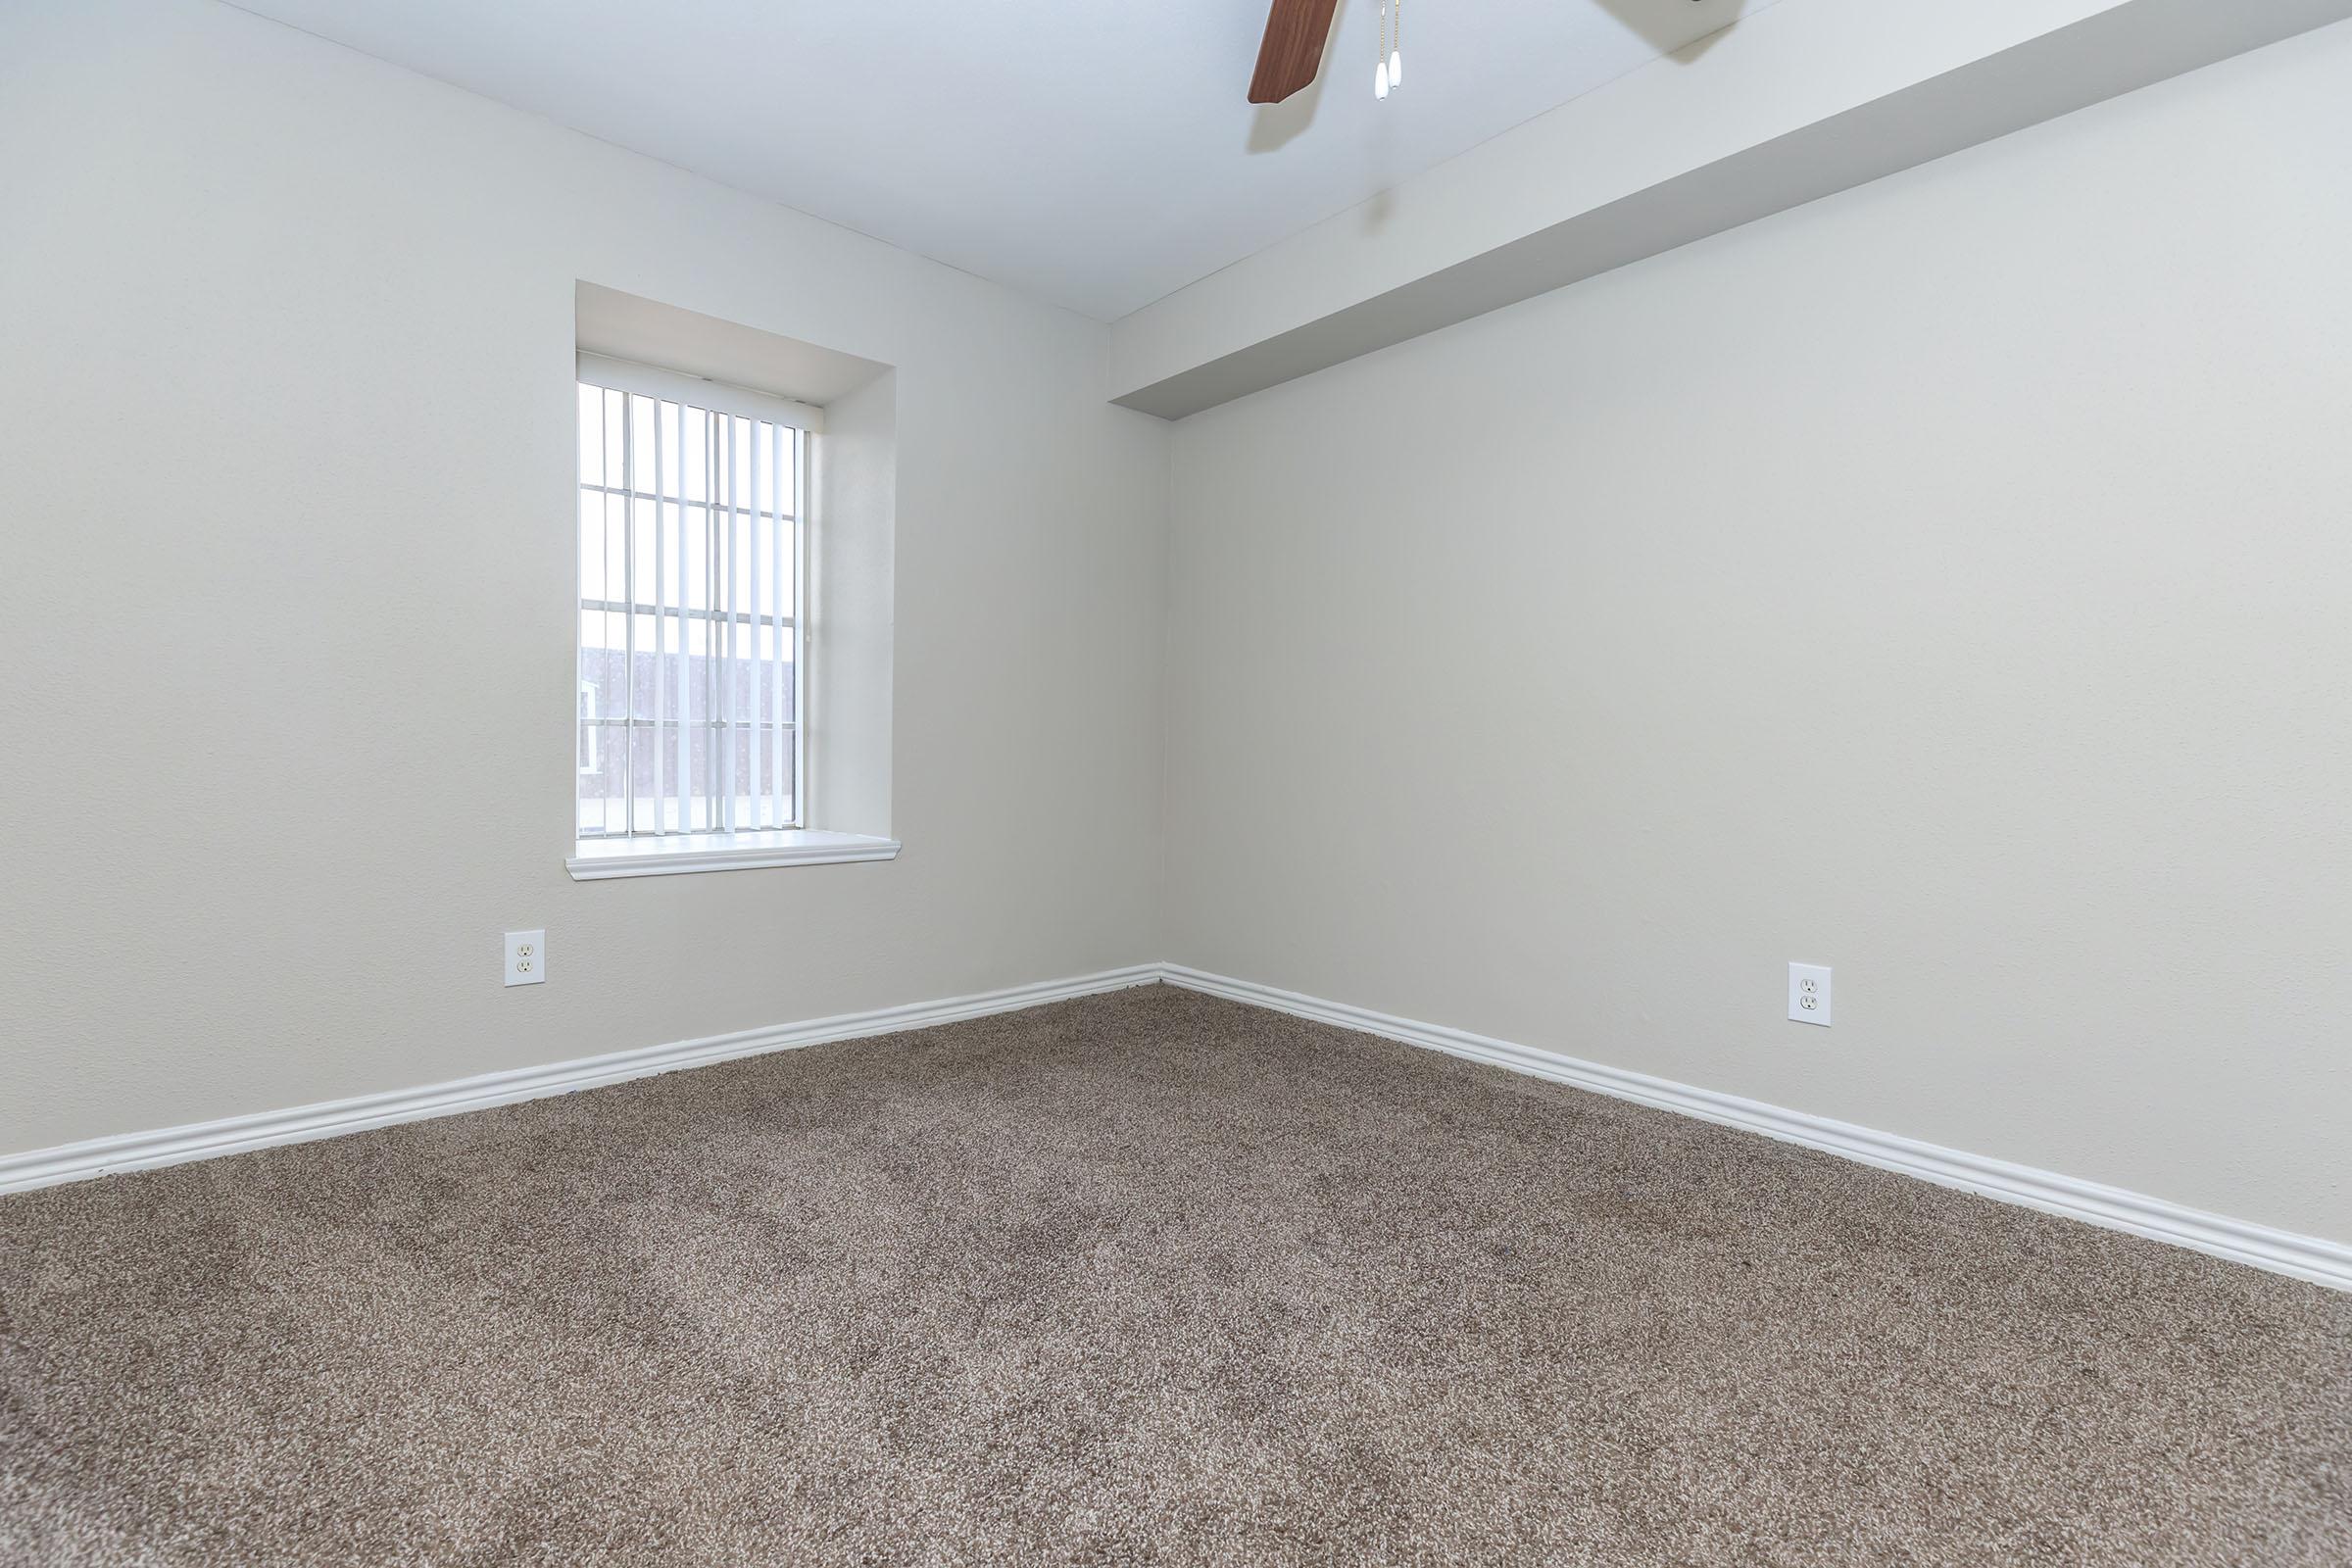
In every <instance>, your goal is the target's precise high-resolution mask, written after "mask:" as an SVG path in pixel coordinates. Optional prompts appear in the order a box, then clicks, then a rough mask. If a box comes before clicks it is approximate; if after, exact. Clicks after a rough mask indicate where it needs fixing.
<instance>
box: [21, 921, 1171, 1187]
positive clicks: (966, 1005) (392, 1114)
mask: <svg viewBox="0 0 2352 1568" xmlns="http://www.w3.org/2000/svg"><path fill="white" fill-rule="evenodd" d="M1159 975H1160V966H1159V965H1158V964H1155V963H1139V964H1135V965H1132V966H1130V967H1128V968H1125V969H1106V970H1104V971H1103V972H1102V973H1100V974H1090V975H1081V976H1079V977H1078V978H1076V979H1073V980H1046V981H1040V982H1039V983H1037V984H1035V985H1026V986H1009V987H1006V988H1005V990H1003V991H987V992H982V993H981V994H979V995H977V996H970V997H955V998H951V999H950V1000H948V1001H945V1002H917V1003H911V1004H909V1005H906V1006H901V1007H877V1008H874V1009H873V1010H872V1011H869V1012H848V1013H843V1014H841V1015H839V1016H838V1017H832V1018H817V1019H812V1020H810V1021H809V1022H808V1023H796V1024H784V1025H781V1026H778V1027H774V1028H767V1029H746V1030H743V1031H741V1032H740V1033H737V1034H731V1035H711V1036H709V1037H707V1038H705V1039H701V1040H680V1041H677V1042H674V1043H673V1044H670V1045H666V1046H648V1047H645V1048H643V1049H641V1050H637V1051H621V1052H615V1053H613V1054H611V1055H606V1056H584V1057H581V1058H579V1059H577V1060H574V1061H558V1062H551V1063H549V1064H548V1065H547V1066H544V1067H516V1068H515V1069H513V1070H511V1071H508V1072H490V1073H483V1074H482V1075H481V1076H479V1077H476V1078H460V1079H457V1080H456V1081H454V1082H451V1083H440V1084H427V1085H425V1086H424V1087H422V1088H418V1089H396V1090H392V1091H390V1092H389V1093H386V1094H380V1095H364V1096H362V1097H360V1098H359V1099H357V1100H337V1101H330V1102H328V1103H325V1104H319V1105H299V1106H296V1107H295V1108H294V1109H292V1110H270V1111H262V1112H260V1113H258V1114H255V1115H250V1116H230V1117H227V1118H225V1119H224V1120H221V1121H208V1122H198V1123H195V1124H193V1125H191V1126H186V1127H167V1128H164V1129H163V1130H162V1131H160V1132H151V1133H124V1134H122V1135H120V1136H118V1137H113V1138H93V1139H91V1140H89V1141H88V1142H87V1143H80V1144H67V1145H64V1146H62V1147H60V1148H56V1149H37V1150H34V1151H32V1152H29V1153H24V1154H8V1155H4V1156H0V1193H11V1192H17V1191H21V1190H23V1189H25V1188H31V1187H50V1186H54V1185H56V1184H57V1183H59V1182H73V1181H82V1180H85V1179H87V1178H89V1177H92V1176H105V1175H109V1174H111V1173H113V1172H115V1171H125V1170H146V1169H149V1168H150V1167H153V1166H157V1165H177V1164H180V1163H182V1162H183V1161H186V1160H191V1159H210V1158H211V1157H213V1156H214V1155H216V1154H236V1153H242V1152H245V1151H246V1150H249V1149H268V1148H270V1147H271V1146H272V1145H276V1144H298V1143H306V1142H308V1141H310V1140H311V1139H314V1138H332V1137H335V1136H336V1135H338V1134H341V1133H356V1132H362V1131H365V1130H366V1129H368V1128H369V1127H384V1126H389V1125H390V1124H391V1123H393V1122H402V1121H420V1120H422V1119H424V1118H425V1117H428V1116H448V1115H453V1114H455V1113H457V1112H459V1111H462V1110H480V1109H483V1108H484V1107H486V1106H490V1105H506V1104H512V1103H515V1101H518V1100H539V1099H543V1098H545V1097H547V1096H549V1095H566V1094H570V1093H571V1092H572V1091H574V1090H578V1089H594V1088H596V1087H598V1086H599V1085H601V1084H613V1083H619V1082H621V1081H623V1080H624V1079H629V1078H646V1077H651V1076H652V1075H653V1074H655V1073H663V1072H675V1071H677V1070H678V1069H680V1068H682V1067H704V1066H708V1065H710V1064H711V1062H714V1061H726V1060H728V1059H730V1058H731V1057H735V1056H752V1055H758V1054H761V1053H763V1052H769V1051H790V1050H793V1049H795V1048H797V1047H801V1046H816V1045H822V1044H824V1043H825V1042H827V1041H830V1040H855V1039H857V1038H858V1037H860V1036H863V1035H881V1034H895V1033H897V1032H898V1031H900V1030H902V1029H922V1028H926V1027H928V1026H929V1025H932V1024H938V1023H954V1022H955V1021H956V1019H958V1018H977V1017H980V1016H981V1015H982V1014H984V1013H992V1012H1012V1011H1015V1010H1017V1009H1019V1008H1022V1007H1036V1006H1042V1005H1045V1004H1046V1003H1049V1002H1060V1001H1063V1000H1065V999H1067V998H1070V997H1087V996H1093V995H1094V994H1095V993H1097V992H1100V991H1117V990H1119V989H1121V988H1122V987H1126V986H1148V985H1151V984H1152V983H1153V982H1154V981H1156V980H1158V979H1159Z"/></svg>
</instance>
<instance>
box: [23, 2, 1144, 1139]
mask: <svg viewBox="0 0 2352 1568" xmlns="http://www.w3.org/2000/svg"><path fill="white" fill-rule="evenodd" d="M0 146H5V147H6V148H7V149H8V161H9V166H10V173H9V177H8V180H7V188H6V192H5V195H4V196H0V366H4V367H5V373H0V452H4V453H5V455H6V459H7V461H6V464H5V470H6V479H5V486H6V489H5V503H4V506H5V515H6V519H7V520H6V527H5V540H6V543H5V553H4V556H0V583H4V584H5V590H6V595H5V596H6V599H7V603H8V611H7V616H6V620H5V625H4V626H0V647H4V649H5V657H6V659H7V661H8V664H9V673H8V677H7V678H6V679H5V680H0V748H4V749H5V752H6V754H7V757H8V762H7V765H6V767H5V768H0V791H5V798H4V799H0V807H4V808H5V811H6V817H7V821H8V823H9V848H8V855H7V867H6V870H5V872H0V1020H4V1021H5V1030H6V1041H5V1047H4V1049H0V1152H6V1151H16V1150H23V1149H28V1148H39V1147H46V1146H49V1145H54V1144H58V1143H63V1142H67V1141H70V1140H74V1139H80V1138H86V1137H91V1136H94V1135H99V1134H105V1133H113V1132H123V1131H129V1130H135V1129H144V1128H153V1127H161V1126H167V1125H172V1124H175V1123H181V1122H187V1121H193V1120H201V1119H205V1118H210V1117H215V1116H221V1115H227V1114H232V1113H236V1112H243V1111H255V1110H264V1109H271V1108H276V1107H280V1106H287V1105H294V1104H301V1103H307V1102H312V1101H317V1100H322V1099H328V1098H335V1097H341V1096H346V1095H352V1094H358V1093H364V1092H368V1091H375V1090H384V1089H392V1088H398V1087H403V1086H408V1085H414V1084H422V1083H429V1082H433V1081H436V1080H441V1079H447V1078H452V1077H458V1076H462V1075H466V1074H469V1073H475V1072H482V1071H488V1070H492V1069H497V1068H504V1067H514V1066H520V1065H525V1064H529V1063H534V1062H541V1061H548V1060H556V1059H562V1058H566V1057H572V1056H579V1055H585V1054H595V1053H602V1052H609V1051H616V1050H623V1049H628V1048H634V1047H640V1046H647V1045H653V1044H656V1043H659V1042H663V1041H669V1040H677V1039H681V1038H688V1037H694V1036H700V1035H705V1034H711V1033H716V1032H720V1031H724V1030H733V1029H740V1028H747V1027H751V1026H755V1025H762V1024H770V1023H777V1022H784V1021H789V1020H793V1019H799V1018H809V1017H818V1016H822V1015H825V1014H828V1013H834V1012H840V1011H844V1010H850V1009H856V1008H864V1007H872V1006H879V1005H888V1004H895V1003H905V1002H914V1001H921V1000H928V999H933V998H941V997H949V996H956V995H959V994H962V993H966V992H971V991H977V990H982V989H987V988H991V987H996V986H1002V985H1007V984H1012V983H1016V982H1021V981H1029V980H1039V979H1045V978H1049V977H1057V976H1062V975H1068V974H1073V973H1080V972H1084V971H1089V970H1094V969H1098V968H1103V967H1105V966H1109V965H1114V964H1123V963H1132V962H1136V961H1138V960H1142V959H1147V958H1150V957H1152V956H1155V953H1154V951H1153V949H1154V945H1155V943H1154V932H1155V899H1156V888H1155V878H1156V875H1157V864H1158V820H1159V808H1158V795H1157V788H1158V781H1159V776H1160V759H1159V752H1158V748H1159V743H1160V730H1159V723H1158V717H1157V714H1156V711H1155V709H1154V703H1155V698H1156V694H1157V692H1158V690H1159V685H1160V674H1159V664H1158V661H1159V658H1160V646H1161V634H1160V625H1159V618H1158V617H1159V613H1160V605H1161V579H1160V572H1161V566H1162V536H1161V525H1162V521H1163V512H1162V508H1163V504H1164V503H1163V492H1164V475H1165V469H1166V447H1167V431H1166V427H1165V426H1163V425H1161V424H1159V423H1158V422H1157V421H1155V420H1152V419H1149V418H1147V417H1143V416H1140V415H1134V414H1130V413H1127V412H1126V411H1124V410H1119V409H1114V408H1110V407H1108V406H1106V405H1105V404H1104V403H1103V393H1102V386H1101V381H1102V366H1103V354H1104V343H1103V337H1104V334H1103V328H1101V327H1100V326H1098V325H1096V324H1094V323H1091V322H1087V321H1084V320H1081V319H1078V318H1076V317H1073V316H1069V315H1065V314H1062V313H1058V312H1054V311H1051V310H1047V309H1044V308H1041V307H1038V306H1035V305H1032V304H1029V303H1026V302H1024V301H1021V300H1019V299H1016V298H1015V297H1014V296H1012V295H1010V294H1008V293H1006V292H1005V291H1004V290H1001V289H998V288H996V287H993V286H991V285H989V284H985V283H982V282H980V281H978V280H976V279H974V278H971V277H969V276H966V275H964V274H962V273H959V272H956V271H954V270H950V269H947V268H944V267H940V266H936V265H934V264H931V263H928V262H924V261H920V260H918V259H916V258H914V257H912V256H909V255H907V254H905V253H903V252H899V251H894V250H891V249H889V248H888V247H885V246H882V245H880V244H877V243H874V242H872V241H869V240H866V239H863V238H860V237H859V236H858V235H855V234H852V233H850V232H848V231H846V230H843V229H840V228H836V227H833V226H830V225H828V224H824V223H821V222H818V221H814V220H811V219H808V218H805V217H803V216H800V215H797V214H793V213H789V212H786V211H783V210H781V209H778V208H776V207H773V206H771V205H767V204H764V203H761V202H758V201H754V200H752V199H750V198H747V197H743V196H740V195H737V194H734V193H732V192H729V191H726V190H724V189H721V188H719V187H718V186H715V185H712V184H710V183H708V182H706V181H703V180H699V179H696V178H693V177H690V176H688V175H686V174H683V173H680V172H677V171H675V170H672V169H669V168H666V167H663V166H662V165H659V164H656V163H654V162H652V161H650V160H647V159H642V158H638V157H635V156H632V155H629V154H625V153H622V152H619V151H617V150H615V149H613V148H612V147H609V146H606V145H603V144H601V143H598V142H595V141H592V140H589V139H588V138H586V137H583V136H579V135H575V134H573V133H571V132H568V131H564V130H560V129H558V128H557V127H555V126H553V125H550V124H548V123H544V122H541V121H537V120H534V119H531V118H529V117H527V116H523V115H520V114H516V113H515V112H513V111H510V110H507V109H503V108H499V107H497V106H495V105H493V104H490V103H488V102H487V101H485V100H482V99H479V98H475V97H472V96H469V95H467V94H466V93H462V92H459V91H457V90H455V89H453V88H449V87H445V86H442V85H440V84H438V83H435V82H431V81H428V80H426V79H424V78H421V77H418V76H415V75H412V74H409V73H404V72H401V71H398V70H396V69H394V68H392V67H389V66H385V65H382V64H379V63H376V62H373V61H370V60H368V59H365V58H363V57H361V56H359V55H356V54H351V53H348V52H346V51H344V50H341V49H338V48H335V47H333V46H330V45H327V44H324V43H321V42H319V41H318V40H316V39H313V38H310V37H307V36H305V35H303V34H301V33H298V32H295V31H292V30H290V29H288V28H284V27H280V26H277V25H273V24H270V23H265V22H262V21H259V20H256V19H254V18H252V17H250V16H247V15H244V14H242V13H239V12H236V11H233V10H230V9H228V8H227V7H224V6H217V5H211V4H198V3H192V0H163V3H147V0H100V3H95V4H88V5H78V6H73V7H67V6H40V7H13V8H9V10H8V14H7V16H6V18H5V20H0ZM579 278H587V279H590V280H592V281H596V282H600V283H605V284H609V285H612V286H614V287H617V288H621V289H624V290H627V291H629V292H632V293H636V294H640V295H644V296H647V297H650V298H654V299H659V300H662V301H664V302H668V303H671V304H675V305H679V306H683V307H686V308H689V309H692V310H697V311H702V312H707V313H709V314H711V315H713V316H717V317H721V318H725V319H731V320H738V321H742V322H746V323H748V324H751V325H754V326H758V327H761V328H764V329H767V330H770V331H775V332H780V333H784V334H786V335H789V336H793V337H798V338H803V339H807V340H809V341H812V342H817V343H821V344H825V345H827V346H829V347H833V348H838V349H842V350H845V351H848V352H851V353H855V354H859V355H863V356H865V357H867V358H870V359H874V360H879V361H883V362H886V363H889V364H891V365H894V366H896V367H897V368H898V370H897V376H896V411H895V417H896V423H897V434H898V440H899V454H900V468H899V471H898V474H897V494H896V499H897V509H898V519H897V539H896V551H895V563H894V567H893V569H894V570H895V574H896V585H897V588H896V591H897V625H898V634H897V647H896V659H895V675H894V681H893V687H894V696H895V708H896V731H897V746H896V752H895V755H894V757H893V759H892V764H893V765H892V769H891V773H890V775H889V776H890V778H891V781H892V788H893V791H894V794H893V809H892V811H891V816H890V823H891V827H892V828H893V830H894V831H895V832H896V833H897V834H898V835H899V836H901V837H902V838H903V839H904V840H905V843H906V846H907V848H906V853H905V854H904V855H903V856H902V857H901V858H900V859H898V860H897V861H896V862H894V863H891V864H886V865H878V864H867V865H844V866H816V867H807V868H797V869H792V870H776V871H760V872H740V873H733V874H727V875H707V876H690V877H662V878H654V879H648V880H637V881H627V882H607V883H598V884H587V885H581V884H574V883H573V882H571V881H570V879H569V878H568V877H567V876H566V875H565V873H564V864H563V859H564V854H565V853H566V850H567V849H568V845H569V839H568V832H569V829H568V821H569V811H570V804H569V803H570V796H571V790H572V784H573V773H572V767H573V764H572V762H571V760H570V752H571V733H570V730H571V725H570V719H569V713H570V710H571V704H572V698H571V692H572V676H571V673H570V662H571V657H572V622H571V608H570V604H569V598H570V594H571V585H572V563H571V549H572V546H571V543H570V528H571V521H570V518H571V508H572V499H571V493H570V488H569V485H570V473H569V468H570V465H571V461H572V458H571V453H572V450H573V449H572V439H573V438H572V433H571V421H572V402H571V397H572V394H571V356H572V290H573V283H574V280H575V279H579ZM539 925H544V926H546V927H547V928H548V932H549V956H550V975H551V978H550V982H549V984H547V985H546V986H544V987H541V988H534V989H529V990H518V991H504V990H502V989H501V988H500V986H499V984H498V977H499V968H498V965H499V934H500V933H501V932H502V931H503V930H505V929H507V928H509V927H518V926H539Z"/></svg>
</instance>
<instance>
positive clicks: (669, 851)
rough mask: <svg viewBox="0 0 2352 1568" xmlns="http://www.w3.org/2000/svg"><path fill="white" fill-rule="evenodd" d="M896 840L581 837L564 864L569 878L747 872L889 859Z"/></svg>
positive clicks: (795, 834) (796, 832)
mask: <svg viewBox="0 0 2352 1568" xmlns="http://www.w3.org/2000/svg"><path fill="white" fill-rule="evenodd" d="M898 857H899V841H898V840H897V839H878V838H872V837H869V836H868V835H866V834H863V833H823V832H818V831H815V830H813V829H801V828H796V829H793V830H791V831H789V832H770V833H682V834H675V835H672V836H670V837H667V838H611V839H581V840H580V841H579V842H578V843H577V844H576V845H574V846H573V849H572V853H571V855H570V856H569V858H566V859H565V860H564V869H566V870H568V871H569V872H570V873H571V876H572V880H573V881H575V882H596V881H601V880H603V879H604V878H607V877H615V876H675V875H677V874H678V873H680V872H682V871H750V870H754V869H756V868H758V867H760V866H767V865H833V864H837V863H839V862H841V861H844V860H895V859H897V858H898Z"/></svg>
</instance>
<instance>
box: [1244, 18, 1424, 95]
mask: <svg viewBox="0 0 2352 1568" xmlns="http://www.w3.org/2000/svg"><path fill="white" fill-rule="evenodd" d="M1379 4H1380V61H1379V64H1378V66H1377V67H1376V68H1375V70H1374V72H1373V86H1372V90H1373V93H1374V95H1375V96H1377V97H1381V98H1386V97H1387V96H1388V95H1389V89H1390V88H1391V87H1394V86H1396V85H1397V83H1398V82H1399V81H1401V80H1402V79H1403V76H1404V61H1403V58H1402V46H1403V42H1404V0H1379ZM1338 10H1339V0H1274V9H1273V10H1271V11H1269V12H1268V13H1266V35H1265V38H1264V40H1263V41H1262V42H1260V43H1259V44H1258V46H1257V71H1256V73H1254V74H1252V75H1251V76H1250V102H1251V103H1253V104H1278V103H1280V102H1282V101H1283V100H1284V99H1285V98H1288V97H1289V96H1291V94H1293V93H1295V92H1297V91H1298V90H1299V88H1301V87H1304V86H1305V85H1306V84H1307V83H1309V82H1311V81H1313V80H1314V79H1315V73H1316V72H1317V71H1318V70H1320V69H1321V68H1322V65H1323V43H1324V40H1325V39H1326V38H1328V37H1329V36H1330V34H1331V19H1332V15H1333V14H1334V13H1335V12H1336V11H1338ZM1392 19H1394V21H1395V25H1396V30H1395V35H1394V37H1393V38H1392V35H1391V30H1390V24H1391V20H1392Z"/></svg>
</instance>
